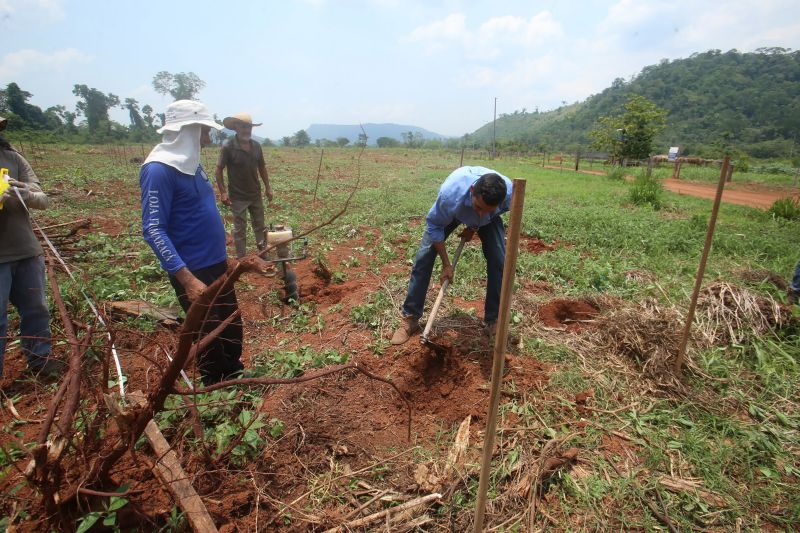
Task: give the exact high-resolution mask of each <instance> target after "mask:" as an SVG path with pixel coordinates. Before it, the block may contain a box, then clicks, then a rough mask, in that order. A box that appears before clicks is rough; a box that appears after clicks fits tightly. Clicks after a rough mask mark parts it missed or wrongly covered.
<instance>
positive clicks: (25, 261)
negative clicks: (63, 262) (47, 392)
mask: <svg viewBox="0 0 800 533" xmlns="http://www.w3.org/2000/svg"><path fill="white" fill-rule="evenodd" d="M6 124H7V120H6V119H5V118H3V117H0V130H4V129H5V127H6ZM0 167H2V168H5V169H7V170H8V172H9V174H8V182H7V183H6V184H7V185H8V188H5V190H4V191H3V193H2V194H0V204H2V209H0V377H2V375H3V362H4V360H5V351H6V342H7V340H8V339H7V337H6V334H7V330H8V304H9V303H11V304H12V305H14V307H16V308H17V312H18V313H19V330H20V337H21V341H20V347H21V348H22V353H23V354H24V355H25V357H26V359H27V360H28V368H29V369H30V371H31V372H33V373H34V374H39V375H42V376H43V377H47V376H57V375H59V374H61V373H63V371H64V369H65V365H64V363H63V362H62V361H60V360H58V359H55V358H54V357H52V355H51V349H52V341H51V335H50V311H49V309H48V307H47V297H46V296H45V267H44V251H43V250H42V246H41V245H40V244H39V241H38V240H37V239H36V234H34V232H33V226H32V225H31V217H30V214H29V212H28V209H45V208H46V207H47V204H48V200H47V195H46V194H45V193H44V192H43V191H42V189H41V187H40V186H39V179H38V178H37V177H36V174H35V173H34V172H33V169H32V168H31V166H30V165H29V164H28V162H27V161H26V160H25V158H24V157H22V156H21V155H20V154H19V153H17V151H16V150H14V149H13V148H12V147H11V144H10V143H9V142H8V141H7V140H6V139H5V138H3V137H0ZM0 179H5V178H0Z"/></svg>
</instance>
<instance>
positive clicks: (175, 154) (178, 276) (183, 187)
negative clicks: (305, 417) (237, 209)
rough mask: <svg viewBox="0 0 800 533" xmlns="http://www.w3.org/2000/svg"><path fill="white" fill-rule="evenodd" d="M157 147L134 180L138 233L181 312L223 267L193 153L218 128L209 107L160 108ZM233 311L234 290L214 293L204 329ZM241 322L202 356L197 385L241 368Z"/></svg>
mask: <svg viewBox="0 0 800 533" xmlns="http://www.w3.org/2000/svg"><path fill="white" fill-rule="evenodd" d="M164 116H165V120H164V126H163V127H162V128H161V129H159V130H158V133H161V134H162V135H163V139H162V142H161V143H160V144H158V145H156V147H155V148H153V150H152V151H151V152H150V155H148V156H147V159H146V160H145V162H144V165H142V168H141V171H140V174H139V184H140V186H141V189H142V234H143V235H144V239H145V241H147V243H148V244H149V245H150V247H151V248H152V249H153V252H155V254H156V257H158V260H159V261H160V263H161V266H162V268H163V269H164V270H166V271H167V273H168V274H169V280H170V282H171V283H172V286H173V288H174V289H175V293H176V294H177V296H178V300H179V301H180V303H181V306H182V307H183V309H184V310H186V309H188V308H189V306H190V305H191V302H192V301H194V300H195V299H197V297H198V296H200V294H201V293H202V292H203V290H204V289H205V288H206V286H207V285H210V284H211V283H213V282H214V280H216V279H217V278H219V277H220V276H222V275H223V274H224V273H225V271H226V269H227V253H226V251H225V228H224V226H223V224H222V218H221V217H220V215H219V211H218V210H217V204H216V200H215V197H214V188H213V186H212V184H211V182H210V181H209V179H208V175H207V174H206V173H205V171H204V170H203V167H202V166H200V147H201V146H204V145H208V144H211V137H210V132H211V129H212V128H213V129H216V130H221V129H222V126H221V125H220V124H217V123H216V122H215V121H214V118H213V116H212V115H211V113H210V112H209V111H208V108H206V106H205V105H204V104H202V103H200V102H197V101H193V100H178V101H175V102H173V103H172V104H170V105H169V107H167V110H166V113H165V114H164ZM237 310H238V303H237V301H236V293H235V292H234V290H233V288H231V290H230V291H229V292H228V293H226V294H220V295H219V296H218V297H217V299H216V300H215V302H214V305H213V306H212V308H211V310H210V312H209V316H208V320H207V321H206V323H205V329H206V330H207V331H211V330H213V329H214V328H215V327H216V326H217V325H218V324H219V323H221V322H222V321H224V320H225V319H226V318H227V317H229V316H230V315H231V314H233V313H235V312H236V311H237ZM241 354H242V319H241V317H240V316H237V317H236V318H234V319H233V320H232V321H231V322H230V324H229V325H228V326H227V327H226V328H225V329H224V330H223V331H222V333H221V334H220V335H219V336H218V337H217V338H216V339H215V340H214V341H213V342H212V343H211V344H210V345H209V346H208V347H207V348H206V349H205V350H204V351H203V352H202V353H201V354H199V357H198V359H197V366H198V369H199V370H200V375H201V377H202V379H203V383H204V384H206V385H210V384H212V383H216V382H219V381H222V380H224V379H227V378H230V377H233V376H235V375H237V374H238V373H240V372H241V371H242V369H243V368H244V367H243V365H242V363H241V361H240V360H239V359H240V357H241Z"/></svg>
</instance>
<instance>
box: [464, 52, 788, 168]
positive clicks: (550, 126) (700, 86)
mask: <svg viewBox="0 0 800 533" xmlns="http://www.w3.org/2000/svg"><path fill="white" fill-rule="evenodd" d="M634 96H639V97H644V98H646V99H647V100H649V101H651V102H652V103H654V104H655V105H656V106H657V107H658V108H660V109H663V110H664V111H665V117H664V118H665V121H664V127H663V128H662V129H661V130H660V131H659V132H658V133H657V134H656V136H655V137H654V144H655V146H656V147H657V149H656V151H657V153H666V151H667V148H668V147H669V146H679V147H680V148H681V154H684V155H697V156H704V157H719V154H720V153H721V152H730V151H739V152H741V153H742V154H745V155H747V156H749V157H753V158H759V159H764V158H793V157H796V156H797V154H798V153H799V152H800V148H798V143H800V51H792V50H791V49H788V48H777V47H774V48H760V49H758V50H756V51H755V52H751V53H742V52H739V51H737V50H730V51H728V52H724V53H723V52H721V51H720V50H709V51H707V52H704V53H695V54H692V55H691V56H690V57H688V58H685V59H677V60H672V61H670V60H669V59H662V60H661V61H660V62H659V63H658V64H657V65H650V66H647V67H644V68H643V69H642V71H641V72H640V73H638V74H637V75H635V76H633V77H632V78H631V79H630V80H627V81H626V80H624V79H622V78H617V79H615V80H614V81H613V82H612V84H611V86H610V87H608V88H606V89H605V90H603V91H602V92H600V93H599V94H596V95H592V96H590V97H589V98H587V99H586V100H584V101H582V102H575V103H573V104H568V103H567V102H562V105H561V106H560V107H558V108H557V109H554V110H551V111H546V112H540V111H539V110H538V108H536V107H534V108H533V109H534V110H533V111H528V109H522V110H517V111H514V112H513V113H503V114H501V115H500V116H499V117H498V119H497V124H496V137H497V146H498V149H500V150H526V149H528V150H529V149H534V150H537V151H552V150H564V151H568V152H572V153H575V152H576V151H577V150H579V149H584V150H585V149H587V148H589V147H590V146H591V145H592V142H593V138H592V136H591V134H590V132H592V131H593V130H594V129H596V127H597V125H598V124H599V123H600V122H601V120H602V119H603V117H612V116H619V115H620V114H623V113H624V112H625V111H624V106H625V104H626V103H627V102H628V101H629V100H630V99H631V98H632V97H634ZM474 136H475V137H477V138H478V140H479V142H480V143H487V142H490V141H491V139H492V136H493V126H492V124H491V123H489V124H486V125H484V126H483V127H481V128H479V129H478V130H477V131H476V132H475V133H474Z"/></svg>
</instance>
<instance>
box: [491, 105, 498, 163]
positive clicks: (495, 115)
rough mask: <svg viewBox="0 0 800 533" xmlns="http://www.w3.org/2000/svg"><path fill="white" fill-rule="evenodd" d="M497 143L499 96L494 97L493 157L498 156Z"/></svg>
mask: <svg viewBox="0 0 800 533" xmlns="http://www.w3.org/2000/svg"><path fill="white" fill-rule="evenodd" d="M496 143H497V97H496V96H495V97H494V119H493V120H492V159H494V158H495V157H497V151H496V150H495V146H496Z"/></svg>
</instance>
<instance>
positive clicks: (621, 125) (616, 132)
mask: <svg viewBox="0 0 800 533" xmlns="http://www.w3.org/2000/svg"><path fill="white" fill-rule="evenodd" d="M623 108H624V110H625V112H624V113H623V114H621V115H616V116H606V117H600V119H599V120H598V123H597V126H596V127H595V129H593V130H592V131H590V132H589V137H590V138H591V139H592V141H593V142H592V146H593V147H595V148H597V149H600V150H608V151H609V152H610V153H611V154H612V155H613V156H614V157H615V158H616V159H646V158H647V157H649V156H650V153H651V152H652V150H653V139H655V136H656V135H658V133H659V132H661V130H663V129H664V127H665V126H666V116H667V112H666V111H664V110H663V109H661V108H660V107H658V106H657V105H656V104H654V103H653V102H652V101H651V100H649V99H647V98H645V97H644V96H641V95H638V94H633V95H631V96H629V97H628V100H627V101H626V102H625V105H624V106H623Z"/></svg>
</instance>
